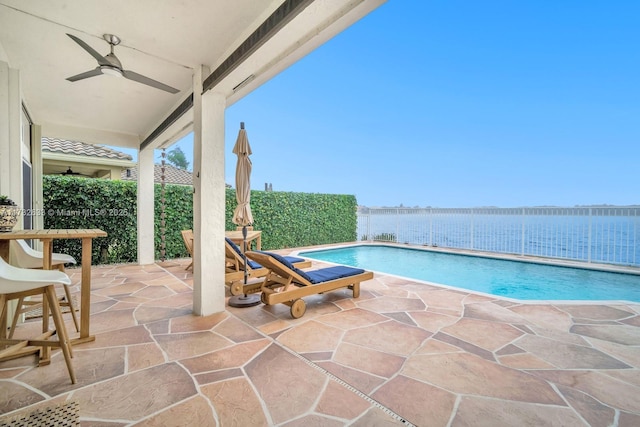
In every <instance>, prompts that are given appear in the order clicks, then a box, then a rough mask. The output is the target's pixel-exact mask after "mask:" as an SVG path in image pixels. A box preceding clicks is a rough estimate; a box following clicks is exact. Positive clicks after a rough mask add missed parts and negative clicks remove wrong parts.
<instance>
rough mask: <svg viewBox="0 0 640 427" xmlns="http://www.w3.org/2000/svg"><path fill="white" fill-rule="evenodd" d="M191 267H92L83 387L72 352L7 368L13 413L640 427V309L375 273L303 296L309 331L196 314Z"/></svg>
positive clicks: (89, 419)
mask: <svg viewBox="0 0 640 427" xmlns="http://www.w3.org/2000/svg"><path fill="white" fill-rule="evenodd" d="M188 262H189V261H188V260H174V261H169V262H165V263H161V264H156V265H150V266H138V265H117V266H98V267H94V268H93V279H92V280H93V282H92V285H93V289H92V306H91V312H92V315H91V331H92V334H95V336H96V340H95V342H92V343H87V344H82V345H78V346H76V347H74V359H73V362H74V366H75V370H76V375H77V377H78V383H77V384H75V385H71V383H70V381H69V378H68V375H67V372H66V369H65V367H64V361H63V358H62V355H61V354H60V352H59V351H55V352H54V354H53V357H52V363H51V364H50V365H48V366H42V367H36V366H35V363H36V358H35V356H29V357H23V358H21V359H16V360H11V361H5V362H0V414H3V415H6V416H13V415H15V414H18V413H21V412H25V413H26V412H30V411H32V410H35V409H38V408H41V407H42V406H46V405H53V404H57V403H61V402H64V401H67V400H75V401H77V402H79V405H80V417H81V422H82V425H83V426H125V425H139V426H182V425H185V426H196V425H197V426H216V425H220V426H229V425H237V426H261V425H262V426H267V425H278V426H303V425H304V426H305V427H308V426H316V425H317V426H342V425H352V426H387V425H388V426H392V425H410V424H413V425H418V426H470V425H473V426H483V425H486V426H492V427H494V426H522V425H530V426H544V425H554V426H586V425H591V426H616V425H617V426H638V425H640V305H627V304H614V305H596V304H571V305H560V304H521V303H516V302H513V301H509V300H505V299H501V298H497V297H495V298H493V297H487V296H482V295H477V294H473V293H468V292H464V291H456V290H451V289H447V288H442V287H438V286H432V285H429V284H424V283H418V282H412V281H408V280H405V279H400V278H398V277H394V276H386V275H381V274H376V276H375V278H374V279H373V280H370V281H367V282H364V283H363V284H362V291H361V296H360V298H358V299H352V298H351V292H350V291H347V290H344V291H336V292H331V293H327V294H324V295H317V296H314V297H308V298H305V300H306V302H307V312H306V314H305V315H304V317H302V318H301V319H297V320H294V319H292V318H291V317H290V315H289V308H288V307H286V306H284V305H278V306H274V307H265V306H263V305H259V306H256V307H251V308H232V307H228V306H227V311H225V312H224V313H220V314H216V315H212V316H207V317H196V316H193V315H192V314H191V299H192V289H191V287H192V279H191V274H190V273H188V272H185V270H184V267H185V266H186V265H187V264H188ZM319 266H321V264H320V263H314V268H317V267H319ZM68 273H69V274H70V275H71V276H72V279H73V280H74V283H77V282H78V281H79V278H80V275H79V271H78V270H71V269H70V270H68ZM77 290H78V289H76V291H77ZM65 317H68V315H67V316H65ZM34 327H39V323H38V322H35V323H29V322H28V323H25V324H24V325H22V326H21V327H20V333H26V332H27V331H28V330H29V328H34ZM68 328H69V330H70V331H73V324H72V323H71V322H70V321H69V322H68Z"/></svg>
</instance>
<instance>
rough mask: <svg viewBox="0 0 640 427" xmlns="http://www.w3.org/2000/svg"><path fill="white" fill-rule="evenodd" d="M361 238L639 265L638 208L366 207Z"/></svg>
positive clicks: (360, 215)
mask: <svg viewBox="0 0 640 427" xmlns="http://www.w3.org/2000/svg"><path fill="white" fill-rule="evenodd" d="M358 240H360V241H384V242H397V243H410V244H417V245H425V246H434V247H443V248H456V249H467V250H477V251H486V252H497V253H506V254H517V255H532V256H540V257H549V258H561V259H568V260H575V261H584V262H596V263H606V264H619V265H629V266H640V207H584V208H582V207H578V208H553V207H527V208H462V209H456V208H414V209H410V208H364V209H361V210H360V211H359V212H358Z"/></svg>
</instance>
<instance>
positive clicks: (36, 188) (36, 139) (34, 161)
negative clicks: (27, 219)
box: [31, 124, 44, 250]
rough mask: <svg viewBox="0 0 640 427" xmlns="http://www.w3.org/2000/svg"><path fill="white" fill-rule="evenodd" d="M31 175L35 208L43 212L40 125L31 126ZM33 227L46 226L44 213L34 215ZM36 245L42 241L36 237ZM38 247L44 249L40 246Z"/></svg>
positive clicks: (38, 211)
mask: <svg viewBox="0 0 640 427" xmlns="http://www.w3.org/2000/svg"><path fill="white" fill-rule="evenodd" d="M31 147H32V151H33V152H32V153H31V167H32V170H31V175H32V177H33V209H34V212H36V213H42V211H43V208H44V194H43V192H42V191H43V190H42V127H41V126H40V125H35V124H34V125H32V126H31ZM33 228H34V229H39V228H44V215H34V216H33ZM33 242H34V243H35V242H37V243H36V245H38V244H41V243H42V242H41V241H40V240H38V239H34V240H33ZM38 249H40V250H41V249H42V248H41V247H40V246H38Z"/></svg>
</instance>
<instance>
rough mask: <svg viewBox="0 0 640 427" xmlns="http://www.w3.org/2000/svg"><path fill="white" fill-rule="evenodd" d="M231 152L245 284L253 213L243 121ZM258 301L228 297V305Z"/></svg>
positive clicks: (248, 150)
mask: <svg viewBox="0 0 640 427" xmlns="http://www.w3.org/2000/svg"><path fill="white" fill-rule="evenodd" d="M233 153H234V154H235V155H236V156H238V161H237V163H236V200H237V202H238V206H237V207H236V209H235V210H234V211H233V218H232V221H233V223H234V224H236V225H240V226H242V237H244V242H243V252H242V253H243V257H244V284H245V285H246V284H247V256H246V255H244V253H245V252H246V251H247V226H248V225H251V224H253V215H252V214H251V205H250V201H251V159H249V155H250V154H251V146H250V145H249V139H248V138H247V131H246V130H245V129H244V122H241V123H240V132H239V133H238V139H237V140H236V145H235V146H234V147H233ZM259 303H260V297H259V296H258V295H256V294H253V295H247V294H244V295H236V296H233V297H231V298H230V299H229V305H230V306H232V307H251V306H254V305H257V304H259Z"/></svg>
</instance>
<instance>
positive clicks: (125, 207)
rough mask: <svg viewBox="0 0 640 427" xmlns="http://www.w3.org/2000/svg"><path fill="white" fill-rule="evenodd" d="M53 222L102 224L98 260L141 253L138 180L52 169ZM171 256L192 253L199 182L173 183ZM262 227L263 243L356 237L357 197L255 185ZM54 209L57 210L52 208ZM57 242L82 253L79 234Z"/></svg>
mask: <svg viewBox="0 0 640 427" xmlns="http://www.w3.org/2000/svg"><path fill="white" fill-rule="evenodd" d="M43 190H44V195H45V196H44V209H45V213H46V215H45V218H44V227H45V228H99V229H101V230H104V231H106V232H107V237H104V238H97V239H94V240H93V262H94V263H120V262H135V261H137V228H136V227H137V198H136V194H137V185H136V183H135V182H131V181H109V180H101V179H89V178H78V177H66V176H51V175H48V176H45V177H44V178H43ZM161 191H162V188H161V186H160V185H159V184H156V186H155V212H154V216H155V258H156V259H160V255H161V252H160V251H161V248H162V239H161V228H162V227H161V220H162V218H161V215H162V197H161ZM164 199H165V201H164V213H165V222H166V226H165V257H166V258H167V259H172V258H183V257H187V256H188V254H187V251H186V249H185V247H184V243H183V242H182V236H181V234H180V231H181V230H187V229H192V228H193V188H192V187H190V186H181V185H171V184H167V185H166V186H165V197H164ZM236 206H237V202H236V193H235V190H233V189H227V190H226V203H225V227H226V228H225V229H226V230H235V229H236V225H235V224H234V223H233V221H232V217H233V211H234V209H235V208H236ZM251 210H252V213H253V217H254V224H253V226H254V228H255V229H256V230H262V249H265V250H269V249H281V248H291V247H300V246H311V245H319V244H328V243H338V242H350V241H355V240H356V237H357V236H356V226H357V216H356V198H355V196H352V195H336V194H309V193H291V192H275V191H269V192H264V191H252V192H251ZM49 212H51V214H49ZM54 250H55V251H56V252H64V253H68V254H70V255H72V256H74V257H75V258H76V259H80V255H81V242H80V241H79V240H62V239H61V240H54Z"/></svg>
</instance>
